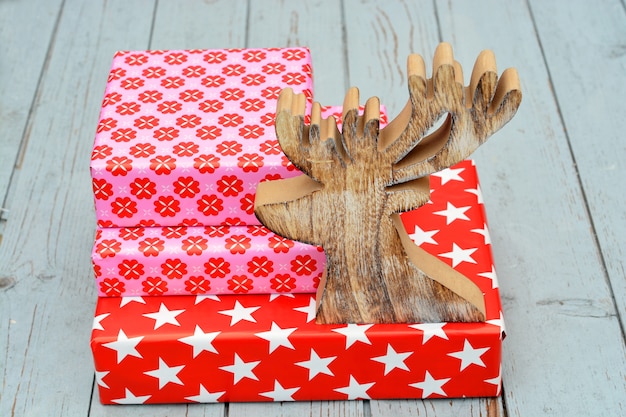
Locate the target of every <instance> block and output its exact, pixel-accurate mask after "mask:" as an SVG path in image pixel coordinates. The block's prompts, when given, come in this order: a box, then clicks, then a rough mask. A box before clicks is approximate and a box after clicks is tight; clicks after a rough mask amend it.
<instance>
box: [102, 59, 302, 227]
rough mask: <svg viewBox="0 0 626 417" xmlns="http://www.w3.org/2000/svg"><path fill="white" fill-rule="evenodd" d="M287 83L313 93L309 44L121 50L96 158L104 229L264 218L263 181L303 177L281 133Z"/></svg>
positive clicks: (104, 106) (108, 91)
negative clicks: (258, 195)
mask: <svg viewBox="0 0 626 417" xmlns="http://www.w3.org/2000/svg"><path fill="white" fill-rule="evenodd" d="M284 87H291V88H292V89H293V90H294V91H295V92H301V93H304V94H305V95H306V96H307V98H310V97H311V90H312V69H311V60H310V54H309V51H308V49H306V48H272V49H237V50H235V49H229V50H185V51H133V52H119V53H117V54H116V55H115V58H114V60H113V66H112V69H111V72H110V75H109V79H108V83H107V87H106V92H105V96H104V101H103V104H102V110H101V113H100V121H99V123H98V127H97V133H96V138H95V143H94V148H93V153H92V158H91V173H92V179H93V182H92V185H93V191H94V196H95V205H96V216H97V219H98V224H99V226H101V227H136V226H146V225H151V226H183V225H186V226H190V225H202V226H204V225H220V224H229V225H246V224H258V221H257V219H256V218H255V217H254V214H253V201H254V193H255V189H256V185H257V184H258V182H259V181H261V180H263V179H277V178H285V177H289V176H294V175H297V174H298V171H297V170H296V169H295V168H294V167H293V166H292V165H291V164H290V163H289V162H288V160H287V159H286V157H285V156H284V155H283V154H282V152H281V150H280V147H279V146H278V141H277V140H276V137H275V133H274V113H275V107H276V99H277V97H278V93H279V92H280V90H281V89H282V88H284Z"/></svg>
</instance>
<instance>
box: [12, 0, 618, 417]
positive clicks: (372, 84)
mask: <svg viewBox="0 0 626 417" xmlns="http://www.w3.org/2000/svg"><path fill="white" fill-rule="evenodd" d="M442 40H445V41H448V42H451V43H452V45H453V47H454V49H455V53H456V55H457V59H458V60H459V62H461V64H462V65H463V66H464V68H465V74H466V81H467V79H468V76H469V73H470V68H471V66H472V64H473V61H474V59H475V57H476V56H477V54H478V53H479V51H480V50H481V49H485V48H489V49H493V50H494V52H495V54H496V57H497V59H498V63H499V67H500V70H502V69H504V68H505V67H508V66H516V67H517V68H518V70H519V72H520V76H521V79H522V87H523V91H524V100H523V102H522V106H521V108H520V111H519V112H518V114H517V116H516V117H515V118H514V120H513V121H512V122H511V123H510V124H509V125H507V126H506V127H505V128H504V129H503V130H502V131H501V132H500V133H497V134H496V135H495V136H494V137H493V138H492V139H491V140H490V141H489V143H488V144H486V146H484V147H482V148H481V149H479V150H478V152H477V153H476V154H475V159H476V161H477V164H478V169H479V172H480V175H481V182H482V190H483V194H484V197H485V201H486V206H487V211H488V216H489V222H490V227H491V234H492V240H493V246H494V252H495V262H496V267H497V269H498V275H499V277H500V288H501V291H502V298H503V304H504V310H505V314H506V317H505V318H506V323H507V329H508V337H507V339H506V340H505V342H504V359H503V369H502V377H503V381H504V389H503V396H502V397H501V398H498V399H465V400H463V399H455V400H426V401H421V400H405V401H337V402H303V403H278V404H256V403H246V404H228V405H224V404H208V405H195V404H194V405H160V406H119V407H118V406H102V405H100V404H99V402H98V395H97V392H96V391H95V390H94V375H93V364H92V359H91V353H90V351H89V334H90V329H91V321H92V315H93V310H94V305H95V297H96V292H95V288H94V285H93V279H92V276H91V273H90V261H89V253H90V245H91V244H92V240H93V234H94V225H95V216H94V212H93V200H92V197H91V188H90V180H89V170H88V165H89V154H90V148H91V146H92V143H93V136H94V133H95V127H96V124H97V119H98V113H99V107H100V102H101V100H102V95H103V91H104V85H105V82H106V77H107V73H108V70H109V66H110V63H111V60H112V56H113V54H114V52H115V51H116V50H121V49H186V48H230V47H237V48H239V47H262V46H292V45H303V46H308V47H309V48H310V49H311V52H312V55H313V63H314V77H315V98H316V99H317V100H319V101H320V102H322V104H340V103H341V102H342V101H343V94H344V92H345V90H346V89H347V87H349V86H351V85H356V86H358V87H359V88H360V90H361V98H362V101H363V102H364V101H365V99H366V98H367V97H369V96H372V95H378V96H379V97H380V98H381V101H382V102H383V103H384V104H385V105H386V106H387V108H388V111H389V113H390V115H392V116H393V115H394V114H397V113H398V112H399V110H400V109H401V108H402V106H403V105H404V103H405V102H406V100H407V90H406V78H405V76H406V71H405V61H406V56H407V54H408V53H410V52H418V53H421V54H422V55H423V56H424V57H425V59H426V61H427V63H428V65H429V64H430V63H431V62H432V54H433V51H434V48H435V46H436V45H437V43H438V42H439V41H442ZM625 42H626V6H625V5H624V2H622V1H620V0H601V1H596V2H585V1H583V0H576V1H570V2H568V3H567V6H565V7H564V5H563V3H562V2H558V1H556V0H552V1H543V0H528V1H524V0H511V1H507V2H501V1H500V2H499V1H495V0H493V1H475V2H466V1H461V0H449V1H442V0H434V1H428V2H415V1H410V0H405V1H402V0H384V1H383V0H381V1H373V0H372V1H367V0H318V1H304V0H302V1H299V2H293V1H287V0H282V1H281V0H272V1H255V0H250V1H229V0H213V1H200V0H187V1H184V2H167V1H157V0H152V1H147V0H146V1H140V0H135V1H124V0H108V1H104V0H98V1H95V0H94V1H88V2H85V1H80V0H54V1H48V0H38V1H34V0H33V1H29V2H27V1H0V208H2V209H3V210H2V211H0V416H2V417H4V416H42V415H46V416H56V415H59V416H118V415H119V416H122V415H124V416H126V415H133V416H142V415H146V416H168V415H170V416H172V415H188V416H239V415H264V416H267V417H271V416H305V415H306V416H310V415H319V416H321V415H333V416H334V415H341V416H389V417H391V416H409V415H435V416H458V415H464V416H465V415H468V416H469V415H472V416H479V415H482V416H484V415H489V416H496V415H501V416H503V415H511V416H538V415H547V416H561V415H568V416H583V415H584V416H586V415H602V416H620V415H625V414H626V394H625V393H626V348H625V344H624V332H625V331H626V327H625V326H624V324H625V317H626V274H625V268H624V258H625V256H624V255H626V249H625V246H626V239H625V238H624V236H626V209H624V207H626V197H625V194H624V185H623V183H624V180H626V172H625V170H626V168H625V167H626V145H624V143H626V141H624V139H623V137H622V134H623V132H624V131H625V130H626V120H625V118H624V110H625V106H624V100H623V97H624V96H625V95H626V81H624V73H625V70H626V46H625ZM7 210H8V211H7Z"/></svg>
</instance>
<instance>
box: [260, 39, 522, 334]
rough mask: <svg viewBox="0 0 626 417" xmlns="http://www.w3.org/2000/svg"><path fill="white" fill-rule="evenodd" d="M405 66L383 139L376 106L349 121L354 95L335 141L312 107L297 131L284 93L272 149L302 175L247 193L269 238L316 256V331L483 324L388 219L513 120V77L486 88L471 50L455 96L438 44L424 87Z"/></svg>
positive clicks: (453, 66) (484, 58) (445, 49)
mask: <svg viewBox="0 0 626 417" xmlns="http://www.w3.org/2000/svg"><path fill="white" fill-rule="evenodd" d="M407 67H408V85H409V96H410V99H409V101H408V103H407V105H406V107H405V108H404V110H403V111H402V112H401V113H400V114H399V115H398V117H397V118H395V119H394V120H393V121H392V122H390V123H389V125H387V126H386V127H385V128H384V129H379V117H380V107H379V101H378V99H377V98H376V97H373V98H370V99H369V100H368V101H367V103H366V104H365V109H364V114H363V115H362V116H359V115H358V106H359V94H358V90H357V89H356V88H352V89H350V90H349V91H348V93H347V95H346V97H345V101H344V104H343V128H342V132H341V133H340V132H339V131H338V129H337V125H336V122H335V119H334V118H333V117H330V118H328V119H322V118H321V116H320V105H319V103H314V104H313V107H312V110H311V123H310V125H306V124H305V123H304V112H305V98H304V96H302V95H299V94H293V92H292V91H291V90H290V89H285V90H283V91H282V92H281V94H280V97H279V99H278V107H277V114H276V133H277V136H278V140H279V143H280V146H281V147H282V150H283V152H284V153H285V155H287V157H288V158H289V159H290V160H291V162H293V164H294V165H295V166H296V167H298V168H299V169H300V170H301V171H303V172H304V174H305V175H301V176H299V177H295V178H290V179H285V180H276V181H267V182H263V183H261V184H259V186H258V188H257V195H256V202H255V214H256V216H257V217H258V218H259V220H260V221H261V222H262V223H263V224H264V225H265V226H267V227H268V228H269V229H270V230H272V231H274V232H275V233H277V234H279V235H281V236H284V237H286V238H289V239H293V240H297V241H300V242H305V243H310V244H314V245H319V246H321V247H322V248H323V249H324V251H325V253H326V259H327V265H326V269H325V271H324V275H323V278H322V282H320V286H319V288H318V293H317V322H318V323H325V324H328V323H405V322H455V321H457V322H458V321H462V322H469V321H484V316H485V307H484V301H483V295H482V292H481V291H480V290H479V289H478V287H477V286H476V285H475V284H474V283H473V282H472V281H470V280H469V279H468V278H466V277H465V276H463V275H462V274H460V273H458V272H456V271H455V270H454V269H452V268H451V267H450V266H448V265H447V264H445V263H444V262H442V261H440V260H438V259H437V258H435V257H433V256H431V255H429V254H427V253H426V252H425V251H423V250H422V249H420V248H419V247H418V246H416V245H415V244H414V243H413V242H412V241H411V240H410V238H409V237H408V235H407V232H406V231H405V230H404V227H403V226H402V223H401V221H400V218H399V214H398V213H401V212H404V211H408V210H412V209H415V208H417V207H419V206H421V205H423V204H425V203H426V202H427V201H428V199H429V196H430V191H429V174H432V173H434V172H437V171H440V170H442V169H444V168H447V167H450V166H452V165H454V164H455V163H457V162H460V161H461V160H463V159H465V158H466V157H468V156H469V155H470V154H471V153H472V152H473V151H474V150H475V149H476V148H477V147H478V146H480V145H481V144H482V143H484V142H485V141H486V140H487V138H488V137H489V136H491V135H492V134H493V133H494V132H496V131H497V130H498V129H500V128H501V127H502V126H503V125H504V124H506V123H507V122H508V121H509V120H510V119H511V118H512V117H513V115H514V114H515V112H516V111H517V108H518V107H519V104H520V102H521V90H520V85H519V79H518V76H517V72H516V71H515V69H507V70H506V71H504V72H503V73H502V76H501V77H500V80H499V81H498V75H497V72H496V64H495V58H494V55H493V53H492V52H490V51H483V52H482V53H481V54H480V55H479V57H478V59H477V61H476V64H475V66H474V69H473V72H472V76H471V82H470V85H469V86H468V87H464V86H463V75H462V72H461V66H460V65H459V64H458V63H457V62H456V61H455V60H454V58H453V55H452V48H451V47H450V45H448V44H445V43H443V44H440V45H439V46H438V48H437V50H436V52H435V57H434V64H433V76H432V78H431V79H427V78H426V74H425V72H426V71H425V65H424V61H423V59H422V57H421V56H419V55H411V56H409V58H408V65H407ZM441 118H445V121H444V123H443V124H442V125H441V127H439V128H438V129H436V130H435V131H434V132H433V133H428V132H429V130H431V129H432V128H433V126H434V125H435V124H436V122H437V121H438V120H440V119H441Z"/></svg>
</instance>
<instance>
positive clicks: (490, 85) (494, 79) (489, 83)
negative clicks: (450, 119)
mask: <svg viewBox="0 0 626 417" xmlns="http://www.w3.org/2000/svg"><path fill="white" fill-rule="evenodd" d="M497 83H498V70H497V68H496V57H495V56H494V55H493V52H492V51H490V50H484V51H482V52H481V53H480V54H479V55H478V58H476V62H475V63H474V69H473V70H472V78H471V79H470V85H469V88H468V94H467V101H468V103H467V107H468V108H469V107H474V108H475V109H477V110H479V111H482V112H484V111H486V110H487V107H489V104H490V103H491V99H492V97H493V94H494V92H495V91H496V84H497Z"/></svg>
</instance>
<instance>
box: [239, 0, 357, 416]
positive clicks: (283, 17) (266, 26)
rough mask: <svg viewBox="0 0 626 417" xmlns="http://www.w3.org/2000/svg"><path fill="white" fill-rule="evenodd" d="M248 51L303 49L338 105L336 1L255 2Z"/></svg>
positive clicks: (317, 407)
mask: <svg viewBox="0 0 626 417" xmlns="http://www.w3.org/2000/svg"><path fill="white" fill-rule="evenodd" d="M248 22H249V23H248V36H247V38H248V42H247V44H246V46H247V47H249V48H258V47H268V46H282V47H287V46H306V47H308V48H309V49H310V51H311V56H312V61H313V68H314V70H313V83H314V90H315V94H316V96H317V97H320V98H323V99H324V100H328V101H327V102H328V103H333V104H341V100H343V94H344V92H345V89H346V88H347V85H346V84H345V75H346V74H347V66H346V63H347V62H346V60H345V57H344V51H345V48H346V45H345V43H344V40H343V35H342V25H343V18H342V9H341V2H340V1H339V0H321V1H319V0H315V1H288V0H271V1H262V2H260V1H253V2H250V11H249V19H248ZM228 415H229V417H243V416H252V415H263V416H264V415H268V417H270V416H273V415H285V416H294V417H295V416H335V415H339V416H350V417H361V416H363V415H364V402H363V401H331V402H328V401H312V402H304V403H297V404H292V403H281V404H274V405H272V404H267V403H231V404H229V406H228Z"/></svg>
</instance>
